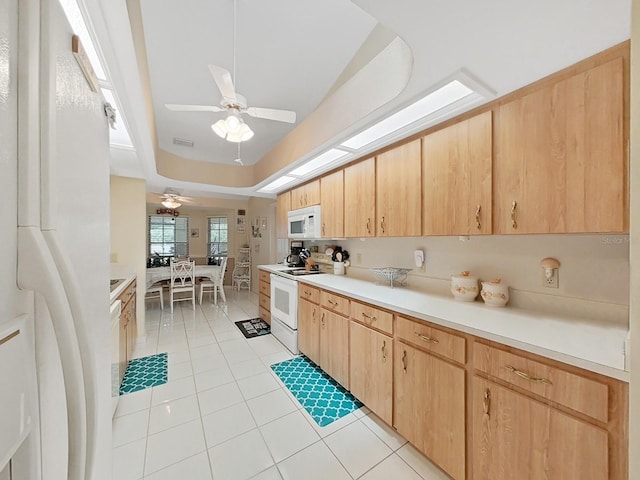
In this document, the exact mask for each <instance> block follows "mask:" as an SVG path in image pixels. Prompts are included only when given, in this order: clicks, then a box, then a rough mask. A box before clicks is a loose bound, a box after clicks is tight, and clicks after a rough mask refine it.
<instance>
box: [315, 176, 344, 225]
mask: <svg viewBox="0 0 640 480" xmlns="http://www.w3.org/2000/svg"><path fill="white" fill-rule="evenodd" d="M320 201H321V203H320V205H322V236H323V237H329V238H335V237H344V172H343V171H342V170H339V171H337V172H334V173H332V174H330V175H325V176H324V177H322V178H321V179H320Z"/></svg>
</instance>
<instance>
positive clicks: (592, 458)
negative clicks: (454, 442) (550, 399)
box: [472, 377, 609, 480]
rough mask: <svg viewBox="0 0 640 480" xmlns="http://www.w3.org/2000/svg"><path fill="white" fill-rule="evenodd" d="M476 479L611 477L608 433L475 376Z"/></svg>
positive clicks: (604, 479)
mask: <svg viewBox="0 0 640 480" xmlns="http://www.w3.org/2000/svg"><path fill="white" fill-rule="evenodd" d="M472 403H473V478H474V480H503V479H504V480H507V479H508V480H511V479H515V478H517V479H518V480H527V479H530V480H540V479H549V480H555V479H557V480H607V479H608V478H609V466H608V434H607V431H606V430H604V429H601V428H598V427H596V426H594V425H590V424H589V423H586V422H583V421H581V420H579V419H577V418H574V417H571V416H569V415H567V414H565V413H563V412H560V411H558V410H556V409H554V408H552V407H551V406H549V405H545V404H543V403H540V402H538V401H536V400H534V399H532V398H529V397H527V396H525V395H522V394H520V393H517V392H514V391H512V390H510V389H507V388H505V387H502V386H500V385H498V384H496V383H493V382H491V381H489V380H485V379H483V378H480V377H474V379H473V401H472Z"/></svg>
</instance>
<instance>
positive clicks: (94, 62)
mask: <svg viewBox="0 0 640 480" xmlns="http://www.w3.org/2000/svg"><path fill="white" fill-rule="evenodd" d="M59 1H60V5H62V9H63V10H64V14H65V15H66V16H67V20H68V21H69V24H70V25H71V28H72V29H73V33H75V34H76V35H78V36H79V37H80V41H81V42H82V46H83V47H84V50H85V51H86V52H87V56H88V57H89V60H90V61H91V66H92V67H93V71H94V72H96V76H97V77H98V79H99V80H103V81H106V80H107V75H106V74H105V71H104V68H102V63H101V62H100V57H99V56H98V52H97V51H96V47H95V45H94V44H93V40H92V39H91V35H89V30H88V29H87V24H86V23H85V21H84V18H83V17H82V13H81V12H80V8H79V7H78V3H77V2H76V0H59Z"/></svg>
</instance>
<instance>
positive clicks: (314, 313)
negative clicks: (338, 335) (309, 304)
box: [311, 307, 316, 323]
mask: <svg viewBox="0 0 640 480" xmlns="http://www.w3.org/2000/svg"><path fill="white" fill-rule="evenodd" d="M311 318H312V319H313V323H316V309H315V307H314V308H313V313H312V314H311Z"/></svg>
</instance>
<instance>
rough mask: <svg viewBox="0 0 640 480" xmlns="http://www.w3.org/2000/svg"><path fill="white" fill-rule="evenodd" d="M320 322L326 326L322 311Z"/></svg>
mask: <svg viewBox="0 0 640 480" xmlns="http://www.w3.org/2000/svg"><path fill="white" fill-rule="evenodd" d="M320 322H321V323H322V326H323V327H324V312H322V317H320Z"/></svg>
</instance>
